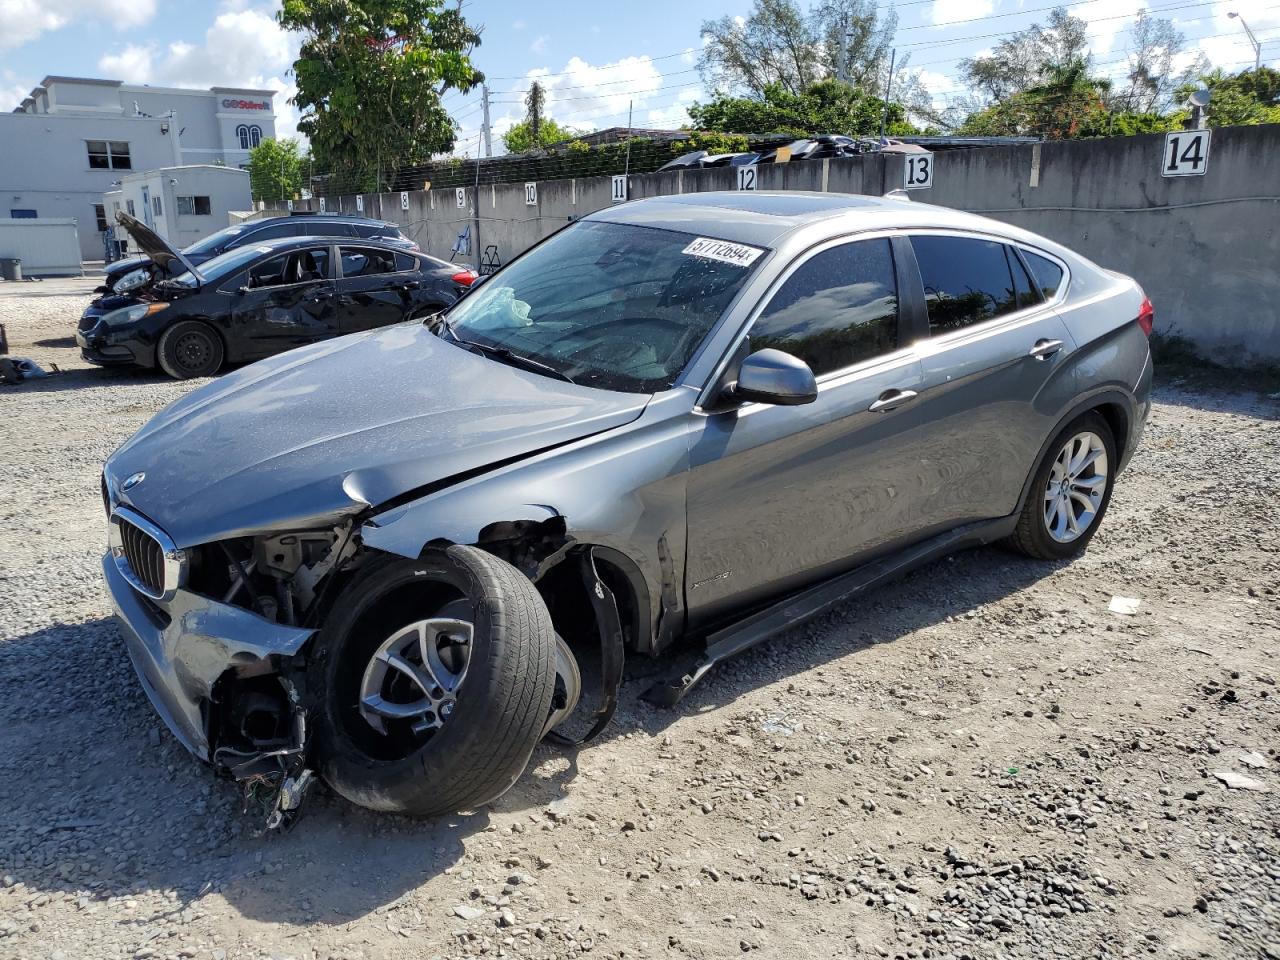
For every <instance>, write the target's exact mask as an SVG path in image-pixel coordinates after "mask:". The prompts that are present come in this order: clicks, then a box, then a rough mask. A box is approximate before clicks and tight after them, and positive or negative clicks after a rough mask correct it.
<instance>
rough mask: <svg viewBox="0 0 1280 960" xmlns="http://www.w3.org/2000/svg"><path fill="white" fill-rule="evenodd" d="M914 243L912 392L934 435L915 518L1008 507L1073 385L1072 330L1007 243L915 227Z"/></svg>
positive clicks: (938, 520)
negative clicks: (917, 288)
mask: <svg viewBox="0 0 1280 960" xmlns="http://www.w3.org/2000/svg"><path fill="white" fill-rule="evenodd" d="M911 247H912V250H913V252H914V255H915V259H916V262H917V264H918V266H919V276H920V279H921V282H922V283H923V287H924V297H925V304H926V307H927V310H928V316H929V337H928V339H927V340H926V341H924V342H922V343H921V344H920V345H919V346H918V353H919V355H920V363H921V366H922V367H923V370H924V389H923V390H922V391H921V394H920V398H919V401H918V403H919V406H920V409H921V410H922V411H925V413H926V414H927V418H928V420H929V425H930V426H929V429H930V431H931V432H932V434H933V441H932V443H930V444H929V449H928V451H927V454H926V456H925V457H924V459H922V461H921V464H920V467H921V471H922V477H923V478H924V480H925V483H926V484H927V485H928V492H929V495H928V496H927V497H926V498H924V499H923V500H922V502H921V504H920V509H921V513H922V518H923V519H926V520H927V521H928V522H929V523H930V524H934V525H937V526H942V527H946V526H958V525H960V524H963V523H966V522H970V521H975V520H987V519H994V518H996V517H1003V516H1007V515H1008V514H1011V513H1013V512H1014V510H1015V509H1016V508H1017V506H1018V499H1019V497H1020V496H1021V493H1022V488H1023V485H1024V484H1025V482H1026V479H1027V477H1028V476H1029V474H1030V473H1031V470H1032V469H1033V467H1034V466H1035V463H1036V460H1037V458H1038V456H1039V452H1040V448H1041V446H1042V445H1043V444H1044V443H1045V441H1046V440H1048V439H1049V433H1050V432H1051V431H1052V430H1053V429H1054V427H1055V426H1056V424H1057V422H1058V418H1059V417H1060V415H1061V413H1062V411H1063V409H1064V408H1065V407H1066V406H1067V405H1068V404H1070V403H1071V402H1072V401H1073V399H1074V397H1075V395H1076V388H1075V376H1074V373H1073V371H1072V369H1071V364H1069V363H1067V357H1068V356H1070V354H1071V353H1072V352H1073V351H1074V349H1075V341H1074V340H1073V339H1072V337H1071V333H1070V331H1069V330H1068V329H1067V325H1066V324H1065V323H1064V322H1063V320H1062V318H1061V317H1060V316H1059V315H1058V313H1057V311H1056V310H1055V309H1054V306H1053V304H1054V297H1053V296H1052V295H1051V296H1049V297H1048V298H1046V296H1045V294H1044V291H1043V289H1042V285H1041V284H1037V283H1033V282H1032V281H1031V279H1030V277H1029V276H1028V274H1027V271H1026V267H1025V264H1024V262H1023V260H1022V257H1021V255H1020V254H1019V253H1018V252H1017V251H1016V249H1015V248H1014V247H1013V246H1010V245H1008V244H1006V243H1004V242H1003V241H1000V240H995V239H991V238H985V237H977V236H960V235H956V234H933V235H929V234H922V235H916V236H912V237H911ZM1051 293H1052V291H1051Z"/></svg>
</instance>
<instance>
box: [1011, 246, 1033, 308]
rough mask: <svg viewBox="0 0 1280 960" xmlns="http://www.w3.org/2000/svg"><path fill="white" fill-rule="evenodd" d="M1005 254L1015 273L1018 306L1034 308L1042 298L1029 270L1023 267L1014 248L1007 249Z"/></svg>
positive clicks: (1014, 281) (1014, 284)
mask: <svg viewBox="0 0 1280 960" xmlns="http://www.w3.org/2000/svg"><path fill="white" fill-rule="evenodd" d="M1004 254H1005V256H1006V257H1007V258H1008V260H1009V269H1010V270H1011V271H1012V272H1013V286H1014V288H1015V289H1016V290H1017V292H1018V306H1019V307H1034V306H1035V305H1036V304H1037V303H1039V302H1040V301H1041V299H1042V298H1041V296H1040V291H1039V290H1037V289H1036V285H1035V284H1034V283H1032V282H1031V276H1030V274H1028V273H1027V268H1026V267H1024V266H1023V265H1022V261H1021V260H1020V259H1019V258H1018V253H1017V251H1016V250H1014V249H1013V247H1005V248H1004Z"/></svg>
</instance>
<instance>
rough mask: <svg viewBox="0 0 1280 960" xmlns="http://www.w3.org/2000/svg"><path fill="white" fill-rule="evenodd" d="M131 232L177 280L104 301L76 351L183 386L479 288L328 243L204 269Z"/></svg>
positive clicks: (380, 253)
mask: <svg viewBox="0 0 1280 960" xmlns="http://www.w3.org/2000/svg"><path fill="white" fill-rule="evenodd" d="M120 223H121V226H123V227H124V228H125V229H127V230H129V232H130V233H132V234H133V236H134V238H135V239H136V240H137V241H138V243H139V245H140V246H141V247H142V248H143V250H145V251H146V253H147V255H148V256H150V257H151V258H152V260H153V261H154V262H156V263H157V264H159V265H160V266H161V267H163V268H164V269H163V270H162V271H161V273H160V275H161V276H164V275H172V274H175V273H176V274H177V275H176V276H172V278H171V279H158V278H151V279H147V280H145V281H144V282H142V283H141V284H140V285H139V286H136V287H133V288H132V289H128V290H125V291H123V292H120V293H118V294H116V295H113V296H105V297H102V298H100V299H98V300H95V301H94V302H93V303H92V304H90V306H89V308H88V309H87V310H85V312H84V315H83V316H82V317H81V318H80V324H79V329H78V330H77V331H76V342H77V343H78V344H79V345H80V350H81V355H82V356H83V357H84V358H85V359H86V360H88V361H89V362H90V363H97V364H101V365H137V366H143V367H160V368H161V369H162V370H164V372H165V373H167V374H169V375H170V376H171V377H174V378H176V379H186V378H188V377H207V376H212V375H213V374H215V373H217V372H218V370H219V369H221V367H222V365H223V364H224V363H242V362H245V361H249V360H258V359H261V358H262V357H267V356H270V355H272V354H275V353H280V352H281V351H284V350H290V349H292V348H294V347H299V346H302V345H304V344H308V343H315V342H316V341H319V340H326V339H329V338H330V337H336V336H340V335H342V334H347V333H356V332H358V331H361V330H369V329H372V328H374V327H384V326H386V325H388V324H392V323H398V322H399V321H402V320H409V319H414V318H419V317H426V316H429V315H431V314H434V313H437V312H439V311H440V310H442V309H444V308H445V307H447V306H449V305H450V304H452V303H453V302H454V301H455V300H457V299H458V297H459V296H460V295H461V294H462V292H463V291H465V290H466V289H467V287H468V286H470V284H471V283H472V282H473V281H474V280H475V279H476V274H475V272H474V271H472V270H471V269H469V268H467V267H460V266H458V265H457V264H451V263H445V262H444V261H442V260H436V259H434V258H433V257H428V256H426V255H425V254H422V253H413V252H410V251H407V250H405V249H404V248H403V247H401V246H396V245H392V244H388V243H385V242H381V241H376V240H345V239H342V240H339V239H334V238H325V237H286V238H281V239H278V240H267V241H264V242H262V243H258V244H254V245H253V246H249V247H240V248H238V249H236V250H232V251H229V252H227V253H224V254H222V255H221V256H219V257H215V258H213V259H212V260H209V261H208V262H206V263H204V264H202V265H201V266H199V267H195V266H191V265H190V264H189V263H186V262H185V260H184V258H183V256H182V254H181V253H180V252H178V251H176V250H174V249H173V248H172V247H170V246H169V245H168V244H167V243H165V242H164V241H163V240H162V239H161V238H160V237H159V236H158V235H157V234H156V233H155V232H154V231H152V230H150V229H149V228H148V227H146V226H145V225H144V224H142V223H140V222H139V221H138V220H136V219H134V218H132V217H129V216H127V215H126V214H121V215H120ZM184 266H185V268H186V269H185V270H182V269H180V268H181V267H184ZM175 267H176V268H179V269H175Z"/></svg>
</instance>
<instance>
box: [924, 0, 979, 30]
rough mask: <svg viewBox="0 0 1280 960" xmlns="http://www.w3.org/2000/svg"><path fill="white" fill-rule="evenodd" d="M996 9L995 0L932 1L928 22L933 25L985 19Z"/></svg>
mask: <svg viewBox="0 0 1280 960" xmlns="http://www.w3.org/2000/svg"><path fill="white" fill-rule="evenodd" d="M995 8H996V5H995V0H933V6H932V7H931V8H930V10H929V20H930V22H931V23H933V24H935V25H936V24H940V23H953V22H954V21H956V20H972V19H974V18H976V17H985V16H986V15H987V14H989V13H991V11H993V10H994V9H995Z"/></svg>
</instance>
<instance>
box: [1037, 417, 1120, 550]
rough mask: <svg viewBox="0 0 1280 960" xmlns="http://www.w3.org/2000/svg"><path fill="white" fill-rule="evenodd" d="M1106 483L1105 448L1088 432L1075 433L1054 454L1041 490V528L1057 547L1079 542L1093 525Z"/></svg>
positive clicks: (1095, 436) (1107, 476)
mask: <svg viewBox="0 0 1280 960" xmlns="http://www.w3.org/2000/svg"><path fill="white" fill-rule="evenodd" d="M1108 482H1109V474H1108V463H1107V448H1106V445H1105V444H1104V443H1103V442H1102V438H1101V437H1099V436H1098V435H1097V434H1096V433H1093V432H1092V431H1085V432H1083V433H1077V434H1076V435H1075V436H1073V437H1071V438H1070V439H1069V440H1068V441H1067V442H1066V443H1065V444H1064V445H1063V447H1062V449H1061V450H1060V451H1059V452H1058V456H1057V458H1056V459H1055V460H1054V461H1053V466H1052V468H1051V469H1050V470H1049V479H1048V482H1047V483H1046V484H1045V489H1044V525H1045V529H1046V530H1047V531H1048V533H1049V536H1051V537H1052V538H1053V539H1054V540H1056V541H1058V542H1059V543H1071V542H1073V541H1075V540H1077V539H1079V538H1080V537H1081V536H1083V534H1084V533H1085V531H1086V530H1088V529H1089V527H1090V526H1091V525H1092V524H1093V521H1094V520H1095V519H1096V518H1097V516H1098V510H1099V509H1100V508H1101V506H1102V498H1103V496H1104V495H1105V494H1106V492H1107V483H1108Z"/></svg>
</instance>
